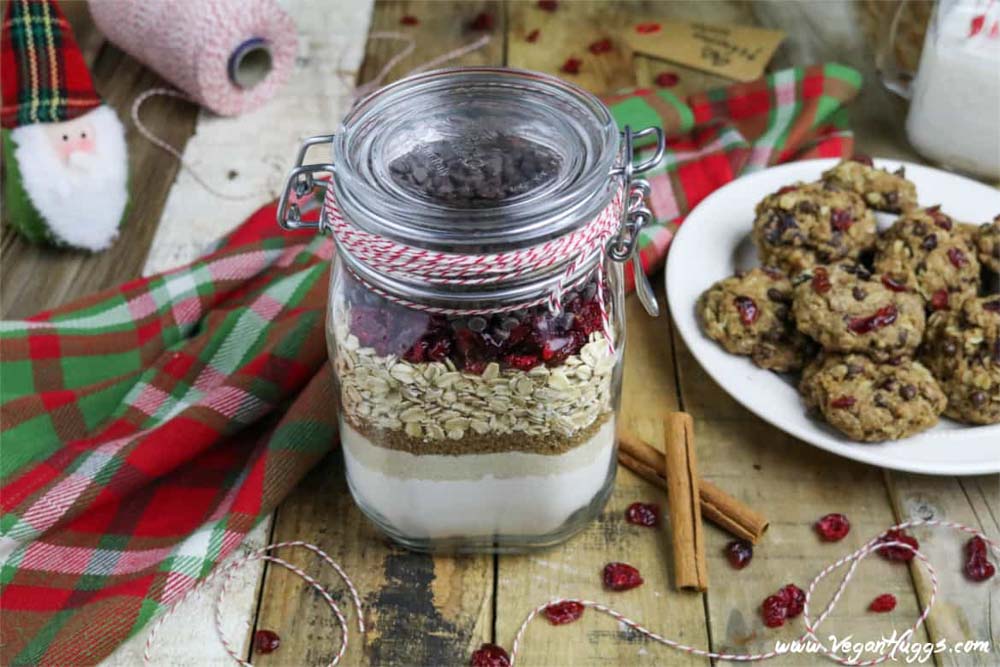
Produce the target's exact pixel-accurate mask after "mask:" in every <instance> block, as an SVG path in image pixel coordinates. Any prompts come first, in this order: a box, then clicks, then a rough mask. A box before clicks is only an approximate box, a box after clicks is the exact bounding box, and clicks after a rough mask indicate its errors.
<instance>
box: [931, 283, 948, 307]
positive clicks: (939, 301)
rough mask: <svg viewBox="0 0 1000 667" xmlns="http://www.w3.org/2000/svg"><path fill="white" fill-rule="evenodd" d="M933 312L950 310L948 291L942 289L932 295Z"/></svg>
mask: <svg viewBox="0 0 1000 667" xmlns="http://www.w3.org/2000/svg"><path fill="white" fill-rule="evenodd" d="M931 310H948V290H947V288H945V287H942V288H941V289H939V290H938V291H936V292H934V294H931Z"/></svg>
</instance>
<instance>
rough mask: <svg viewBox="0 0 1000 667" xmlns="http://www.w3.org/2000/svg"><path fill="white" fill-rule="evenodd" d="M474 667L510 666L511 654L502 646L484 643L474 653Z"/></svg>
mask: <svg viewBox="0 0 1000 667" xmlns="http://www.w3.org/2000/svg"><path fill="white" fill-rule="evenodd" d="M469 664H470V665H472V667H510V656H509V655H507V651H505V650H503V647H502V646H497V645H496V644H485V643H484V644H483V645H482V646H480V647H479V648H478V649H476V650H475V651H474V652H473V653H472V661H471V662H470V663H469Z"/></svg>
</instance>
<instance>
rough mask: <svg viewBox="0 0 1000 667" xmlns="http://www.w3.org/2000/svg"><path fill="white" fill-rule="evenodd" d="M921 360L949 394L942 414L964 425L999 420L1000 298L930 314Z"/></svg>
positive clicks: (990, 298) (995, 297)
mask: <svg viewBox="0 0 1000 667" xmlns="http://www.w3.org/2000/svg"><path fill="white" fill-rule="evenodd" d="M920 359H921V360H922V361H923V362H924V363H925V364H926V365H927V367H928V368H930V369H931V372H932V373H934V376H935V377H936V378H937V379H938V382H939V383H940V385H941V387H942V389H943V390H944V393H945V394H946V395H947V397H948V409H947V410H946V411H945V414H946V415H948V416H949V417H951V418H953V419H956V420H958V421H962V422H966V423H969V424H996V423H998V422H1000V296H996V295H993V296H988V297H982V298H975V299H968V300H966V301H965V302H964V303H963V304H962V306H961V308H958V309H955V310H951V311H941V312H937V313H934V314H933V315H931V317H930V320H929V321H928V323H927V335H926V338H925V340H924V345H923V347H922V350H921V355H920Z"/></svg>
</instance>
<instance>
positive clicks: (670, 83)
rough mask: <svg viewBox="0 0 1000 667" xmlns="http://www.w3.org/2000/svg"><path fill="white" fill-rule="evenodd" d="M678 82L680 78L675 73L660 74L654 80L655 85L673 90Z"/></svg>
mask: <svg viewBox="0 0 1000 667" xmlns="http://www.w3.org/2000/svg"><path fill="white" fill-rule="evenodd" d="M680 80H681V78H680V77H679V76H677V74H676V73H675V72H660V73H659V74H657V75H656V78H655V79H654V81H655V82H656V85H657V86H661V87H663V88H673V87H674V86H676V85H677V84H678V83H679V82H680Z"/></svg>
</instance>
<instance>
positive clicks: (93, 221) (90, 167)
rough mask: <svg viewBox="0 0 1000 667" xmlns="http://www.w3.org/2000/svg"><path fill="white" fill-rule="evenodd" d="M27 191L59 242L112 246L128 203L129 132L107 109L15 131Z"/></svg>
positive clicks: (16, 156)
mask: <svg viewBox="0 0 1000 667" xmlns="http://www.w3.org/2000/svg"><path fill="white" fill-rule="evenodd" d="M10 136H11V140H12V141H13V142H14V144H15V146H16V149H15V151H14V159H16V160H17V165H18V167H19V169H20V172H21V180H22V184H23V185H24V189H25V191H26V192H27V194H28V197H29V198H30V199H31V203H32V204H33V205H34V207H35V209H37V210H38V212H39V213H41V215H42V217H43V218H45V221H46V222H47V223H48V226H49V228H50V229H51V231H52V234H53V236H55V238H56V240H58V241H61V242H62V243H65V244H66V245H70V246H73V247H77V248H84V249H87V250H92V251H97V250H103V249H104V248H106V247H108V246H109V245H111V242H112V241H114V239H115V237H116V236H117V235H118V225H119V223H120V222H121V219H122V216H123V215H124V213H125V205H126V204H127V202H128V189H127V186H128V164H127V157H126V150H125V131H124V129H123V128H122V125H121V123H120V122H119V121H118V117H117V116H116V115H115V113H114V112H113V111H112V110H111V109H110V108H109V107H107V106H104V105H102V106H99V107H97V108H96V109H94V110H92V111H89V112H87V113H86V114H84V115H82V116H79V117H77V118H74V119H73V120H70V121H66V122H62V123H36V124H34V125H24V126H21V127H18V128H16V129H14V130H12V131H11V134H10Z"/></svg>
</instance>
